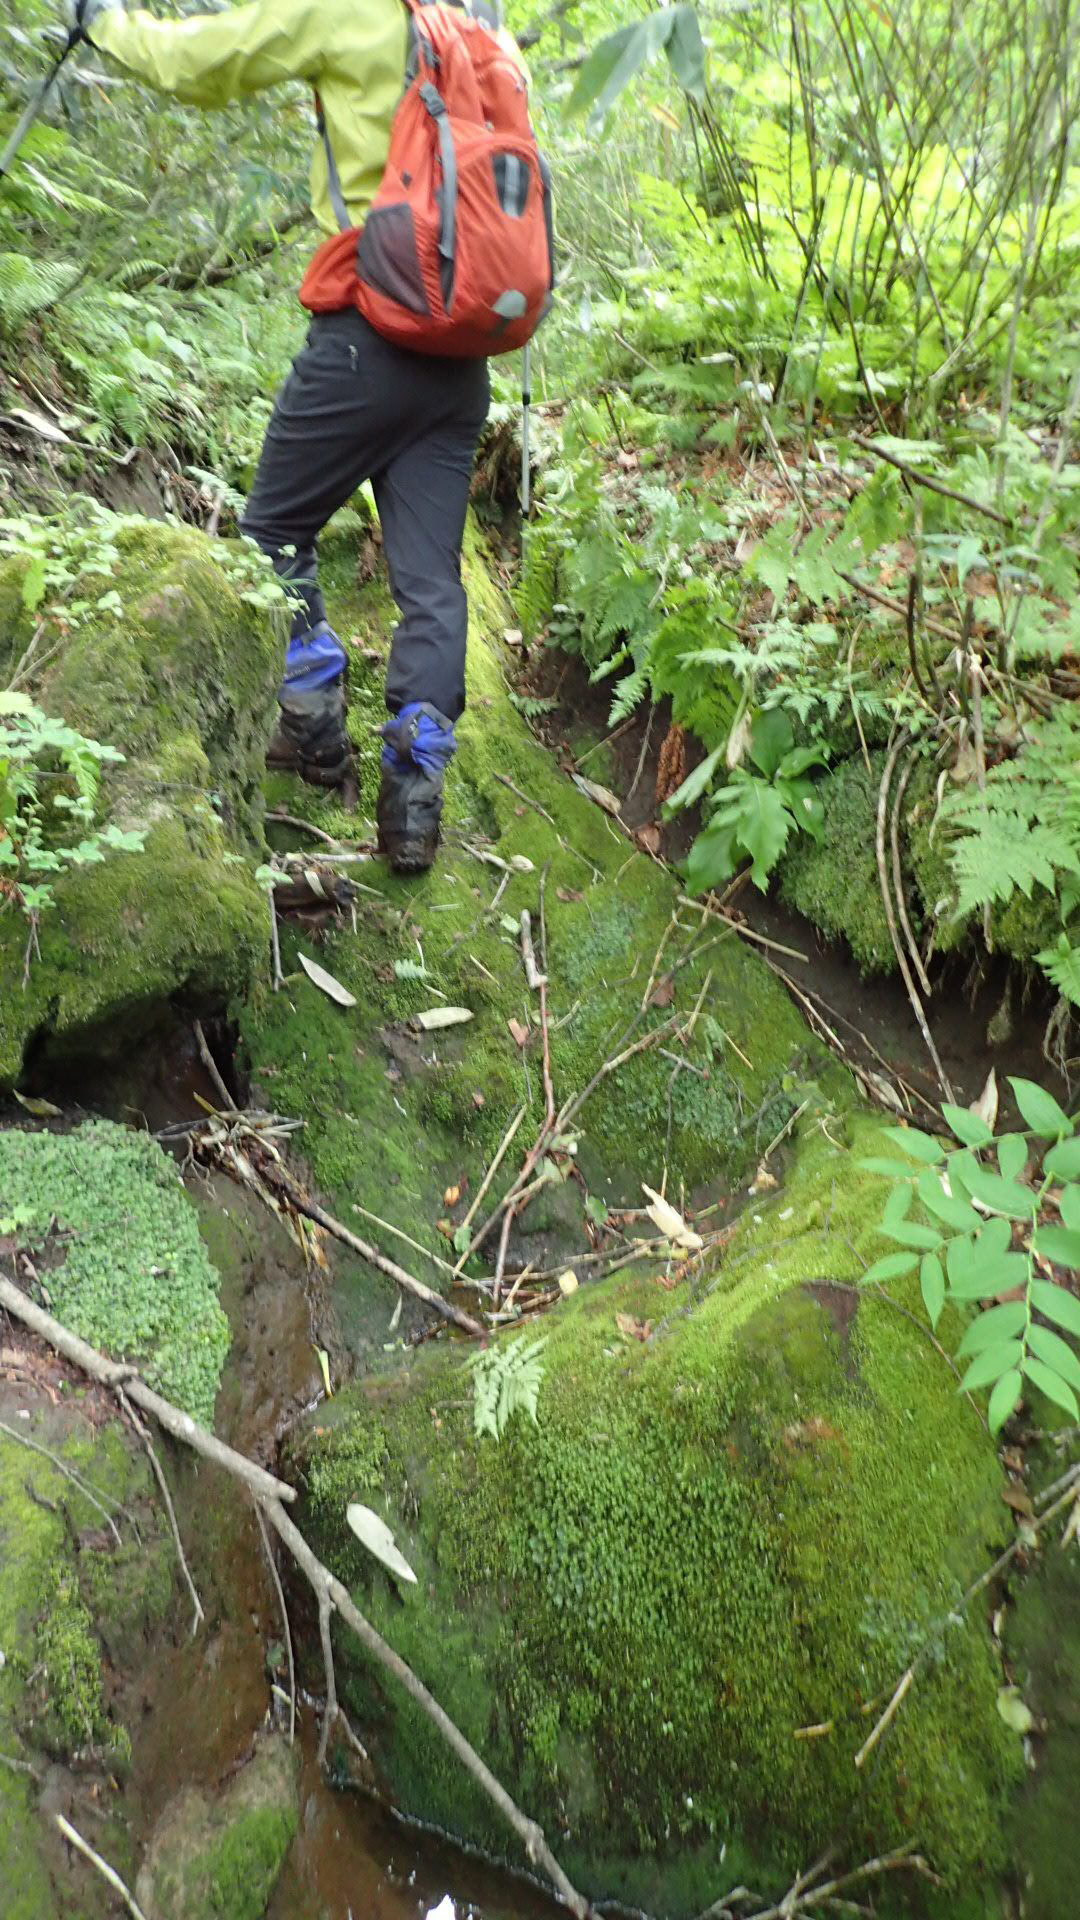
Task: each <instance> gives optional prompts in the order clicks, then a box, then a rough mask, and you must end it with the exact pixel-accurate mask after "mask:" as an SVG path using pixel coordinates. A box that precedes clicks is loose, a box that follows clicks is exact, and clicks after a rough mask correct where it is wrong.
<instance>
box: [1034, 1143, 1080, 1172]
mask: <svg viewBox="0 0 1080 1920" xmlns="http://www.w3.org/2000/svg"><path fill="white" fill-rule="evenodd" d="M1043 1172H1044V1173H1052V1174H1053V1176H1054V1179H1055V1180H1077V1179H1080V1134H1075V1133H1074V1134H1073V1135H1072V1136H1071V1138H1070V1139H1068V1140H1059V1141H1058V1143H1057V1145H1056V1146H1054V1147H1051V1149H1050V1151H1049V1153H1048V1154H1047V1156H1046V1158H1045V1160H1044V1161H1043Z"/></svg>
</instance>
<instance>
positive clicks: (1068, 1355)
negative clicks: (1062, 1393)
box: [1028, 1325, 1080, 1387]
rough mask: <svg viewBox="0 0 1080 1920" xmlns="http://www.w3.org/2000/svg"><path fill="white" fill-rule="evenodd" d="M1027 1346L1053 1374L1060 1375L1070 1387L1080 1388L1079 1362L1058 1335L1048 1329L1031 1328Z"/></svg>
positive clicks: (1065, 1341)
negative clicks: (1051, 1368)
mask: <svg viewBox="0 0 1080 1920" xmlns="http://www.w3.org/2000/svg"><path fill="white" fill-rule="evenodd" d="M1028 1346H1029V1347H1030V1348H1031V1351H1032V1353H1037V1354H1038V1356H1039V1359H1040V1360H1045V1362H1046V1364H1047V1366H1048V1367H1053V1369H1054V1372H1055V1373H1060V1375H1061V1377H1062V1379H1063V1380H1067V1381H1068V1382H1069V1385H1070V1387H1080V1360H1078V1359H1077V1357H1076V1355H1075V1353H1074V1352H1073V1350H1072V1348H1071V1347H1070V1345H1069V1343H1068V1341H1067V1340H1063V1339H1062V1337H1061V1335H1060V1333H1054V1332H1053V1330H1052V1329H1051V1328H1050V1327H1040V1326H1037V1325H1036V1326H1033V1327H1032V1328H1031V1331H1030V1332H1029V1334H1028Z"/></svg>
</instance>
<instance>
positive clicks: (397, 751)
mask: <svg viewBox="0 0 1080 1920" xmlns="http://www.w3.org/2000/svg"><path fill="white" fill-rule="evenodd" d="M382 735H383V739H384V741H385V742H386V744H385V746H384V747H383V751H382V782H381V785H380V787H379V800H378V806H377V808H376V819H377V821H378V828H379V839H378V846H379V852H380V853H385V855H386V856H387V859H388V860H389V862H390V865H391V866H392V867H393V868H394V869H395V871H396V872H397V873H422V872H423V871H424V869H425V868H426V867H430V865H431V863H432V861H433V860H434V858H435V853H436V850H437V848H438V845H439V822H440V820H441V818H442V802H443V775H444V773H445V770H446V766H447V763H448V761H449V760H450V759H451V758H452V756H453V754H454V751H455V747H456V742H455V740H454V728H453V723H452V722H451V721H449V720H447V718H446V716H445V714H441V713H440V712H439V711H438V709H437V708H436V707H431V706H428V705H427V703H426V702H420V701H414V702H412V703H410V705H408V706H406V707H403V708H402V709H401V712H400V713H398V714H395V716H394V718H393V719H392V720H390V721H388V722H387V724H386V726H385V727H383V729H382Z"/></svg>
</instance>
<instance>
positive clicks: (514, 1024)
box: [506, 1020, 529, 1047]
mask: <svg viewBox="0 0 1080 1920" xmlns="http://www.w3.org/2000/svg"><path fill="white" fill-rule="evenodd" d="M506 1024H507V1026H508V1027H509V1029H510V1032H511V1034H512V1035H513V1038H514V1043H515V1045H516V1046H519V1047H524V1046H527V1045H528V1041H529V1029H528V1027H526V1026H523V1024H522V1022H521V1021H520V1020H508V1021H507V1023H506Z"/></svg>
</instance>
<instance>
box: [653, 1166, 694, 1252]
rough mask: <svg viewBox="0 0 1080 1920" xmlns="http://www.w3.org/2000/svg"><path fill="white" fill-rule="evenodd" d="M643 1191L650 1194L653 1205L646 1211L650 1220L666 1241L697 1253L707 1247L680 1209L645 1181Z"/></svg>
mask: <svg viewBox="0 0 1080 1920" xmlns="http://www.w3.org/2000/svg"><path fill="white" fill-rule="evenodd" d="M641 1190H642V1192H643V1193H647V1194H648V1196H649V1201H650V1203H651V1204H650V1205H649V1206H647V1207H646V1209H645V1211H646V1213H647V1214H648V1216H649V1219H650V1220H651V1221H652V1223H653V1225H654V1227H656V1228H657V1230H658V1231H659V1232H660V1233H662V1234H663V1235H664V1237H665V1238H666V1239H668V1240H672V1241H674V1243H675V1245H676V1246H678V1247H686V1248H688V1249H690V1250H691V1251H692V1252H695V1253H696V1252H697V1251H698V1249H699V1248H701V1247H703V1246H704V1245H705V1242H704V1240H703V1239H702V1237H701V1235H700V1233H695V1232H694V1230H693V1228H692V1227H688V1226H687V1224H686V1221H685V1220H684V1219H683V1217H682V1214H681V1213H680V1212H679V1210H678V1208H677V1207H673V1206H672V1204H671V1202H670V1200H665V1199H664V1196H663V1194H662V1193H657V1192H656V1191H655V1189H654V1188H653V1187H647V1186H646V1185H645V1182H644V1180H643V1181H642V1183H641Z"/></svg>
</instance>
